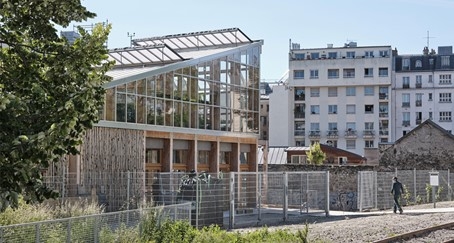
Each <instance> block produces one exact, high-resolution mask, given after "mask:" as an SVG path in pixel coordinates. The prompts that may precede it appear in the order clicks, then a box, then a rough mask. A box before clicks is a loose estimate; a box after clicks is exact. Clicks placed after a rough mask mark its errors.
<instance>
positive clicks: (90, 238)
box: [0, 203, 191, 243]
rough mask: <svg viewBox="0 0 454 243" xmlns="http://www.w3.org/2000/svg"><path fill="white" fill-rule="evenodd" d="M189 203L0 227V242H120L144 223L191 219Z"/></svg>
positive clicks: (135, 232)
mask: <svg viewBox="0 0 454 243" xmlns="http://www.w3.org/2000/svg"><path fill="white" fill-rule="evenodd" d="M190 208H191V205H190V204H188V203H186V204H179V205H171V206H161V207H155V208H149V209H141V210H126V211H120V212H115V213H105V214H97V215H89V216H81V217H72V218H66V219H58V220H49V221H41V222H34V223H26V224H17V225H8V226H0V242H19V243H23V242H118V241H120V242H122V241H125V240H122V238H123V237H125V236H124V235H125V233H126V232H127V233H128V235H131V234H132V235H135V236H140V234H141V232H142V231H141V230H142V229H143V227H144V226H145V225H146V223H147V222H150V220H151V221H152V223H157V224H159V223H161V222H164V221H165V220H174V221H175V220H185V221H190V219H191V218H190V217H191V213H190Z"/></svg>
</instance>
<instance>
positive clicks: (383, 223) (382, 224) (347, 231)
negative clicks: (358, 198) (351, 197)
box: [238, 201, 454, 242]
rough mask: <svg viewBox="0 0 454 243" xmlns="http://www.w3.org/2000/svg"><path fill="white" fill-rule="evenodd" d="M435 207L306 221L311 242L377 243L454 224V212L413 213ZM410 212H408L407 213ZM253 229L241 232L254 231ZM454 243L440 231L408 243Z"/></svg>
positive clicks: (292, 226) (292, 227)
mask: <svg viewBox="0 0 454 243" xmlns="http://www.w3.org/2000/svg"><path fill="white" fill-rule="evenodd" d="M436 206H437V208H440V209H441V208H449V207H454V201H450V202H439V203H437V204H436ZM433 208H434V207H433V204H424V205H416V206H407V207H403V209H404V213H403V214H393V213H389V211H383V213H381V212H380V213H378V214H375V215H370V214H365V215H353V216H330V217H319V216H318V217H317V216H308V217H307V218H306V219H305V220H306V222H307V223H308V226H309V236H308V238H309V239H308V240H309V242H373V241H377V240H381V239H384V238H387V237H392V236H396V235H398V234H403V233H407V232H411V231H415V230H418V229H423V228H427V227H431V226H436V225H440V224H445V223H450V222H454V212H446V213H415V212H411V210H413V209H433ZM406 211H408V212H407V213H406ZM304 227H305V224H304V223H302V224H301V223H298V224H285V225H276V226H269V227H267V228H268V229H269V230H273V229H287V230H292V231H293V230H298V229H304ZM250 230H254V229H253V228H248V229H239V230H238V231H250ZM447 240H454V229H450V230H443V231H436V232H435V233H432V234H428V235H426V236H424V237H423V238H418V239H415V240H410V241H406V242H443V241H447Z"/></svg>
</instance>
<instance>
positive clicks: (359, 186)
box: [358, 171, 363, 212]
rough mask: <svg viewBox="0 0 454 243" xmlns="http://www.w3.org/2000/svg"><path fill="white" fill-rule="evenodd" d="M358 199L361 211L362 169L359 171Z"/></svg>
mask: <svg viewBox="0 0 454 243" xmlns="http://www.w3.org/2000/svg"><path fill="white" fill-rule="evenodd" d="M358 201H359V211H360V212H361V211H363V187H362V185H361V171H358Z"/></svg>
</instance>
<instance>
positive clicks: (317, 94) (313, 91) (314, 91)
mask: <svg viewBox="0 0 454 243" xmlns="http://www.w3.org/2000/svg"><path fill="white" fill-rule="evenodd" d="M311 97H320V88H311Z"/></svg>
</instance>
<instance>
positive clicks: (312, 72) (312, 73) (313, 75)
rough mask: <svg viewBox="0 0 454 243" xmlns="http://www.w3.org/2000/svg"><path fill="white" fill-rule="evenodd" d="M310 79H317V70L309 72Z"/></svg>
mask: <svg viewBox="0 0 454 243" xmlns="http://www.w3.org/2000/svg"><path fill="white" fill-rule="evenodd" d="M311 78H318V69H314V70H311Z"/></svg>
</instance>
